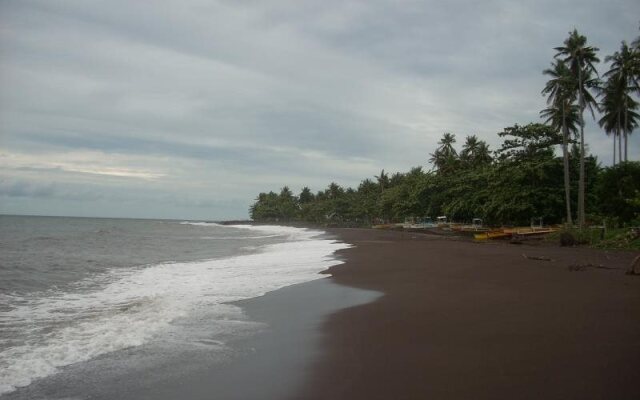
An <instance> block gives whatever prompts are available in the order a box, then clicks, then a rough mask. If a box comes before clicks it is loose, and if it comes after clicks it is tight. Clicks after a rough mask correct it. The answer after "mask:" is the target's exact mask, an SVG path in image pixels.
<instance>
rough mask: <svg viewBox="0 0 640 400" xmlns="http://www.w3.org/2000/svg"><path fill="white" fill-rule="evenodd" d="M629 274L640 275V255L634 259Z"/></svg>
mask: <svg viewBox="0 0 640 400" xmlns="http://www.w3.org/2000/svg"><path fill="white" fill-rule="evenodd" d="M627 274H629V275H640V255H639V256H637V257H636V258H634V259H633V261H632V262H631V265H630V266H629V269H628V270H627Z"/></svg>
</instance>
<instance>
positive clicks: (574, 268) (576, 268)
mask: <svg viewBox="0 0 640 400" xmlns="http://www.w3.org/2000/svg"><path fill="white" fill-rule="evenodd" d="M567 268H568V269H569V271H584V270H585V269H587V268H598V269H621V268H616V267H607V266H606V265H602V264H591V263H588V264H572V265H569V267H567Z"/></svg>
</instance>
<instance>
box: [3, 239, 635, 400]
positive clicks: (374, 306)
mask: <svg viewBox="0 0 640 400" xmlns="http://www.w3.org/2000/svg"><path fill="white" fill-rule="evenodd" d="M329 233H330V234H332V235H335V236H337V237H338V238H340V239H342V240H344V241H345V242H348V243H352V244H355V245H356V246H355V247H353V248H350V249H345V250H341V251H340V252H339V256H340V257H341V258H343V259H344V260H345V261H346V262H345V264H342V265H339V266H336V267H333V268H331V269H330V270H329V273H330V274H331V275H332V278H330V279H320V280H316V281H313V282H308V283H304V284H301V285H295V286H291V287H287V288H284V289H281V290H278V291H275V292H271V293H268V294H267V295H265V296H263V297H260V298H256V299H251V300H247V301H243V302H240V303H239V304H240V305H241V306H242V307H243V308H244V309H245V311H246V313H247V314H248V316H249V318H250V319H252V320H255V321H261V322H264V323H266V325H265V328H264V329H263V331H262V332H261V333H259V334H255V335H252V336H249V337H244V338H241V339H237V340H235V341H233V342H232V343H231V347H232V349H233V350H232V352H231V355H230V357H229V358H228V359H227V360H224V361H222V362H221V361H219V360H218V361H215V362H214V361H213V360H212V361H208V360H207V358H206V357H207V356H206V354H203V355H198V354H191V355H188V354H187V355H184V356H182V357H181V358H180V359H176V360H173V359H171V360H169V361H167V360H164V362H163V363H155V361H154V358H153V357H152V356H153V351H152V349H149V350H145V349H144V348H142V349H140V348H133V349H131V350H123V351H120V352H116V353H112V354H109V355H107V356H105V357H102V358H98V359H96V360H91V361H88V362H87V363H79V364H74V365H72V366H70V367H68V368H66V369H65V371H64V372H63V373H62V374H59V375H54V376H52V377H49V378H46V379H43V380H41V381H38V382H35V383H34V384H32V385H30V386H28V387H26V388H23V389H20V390H18V391H16V392H13V393H11V394H8V395H6V396H3V397H2V399H3V400H5V398H6V399H7V400H9V399H11V400H14V399H42V398H47V399H63V398H65V399H70V398H73V399H89V398H90V399H167V400H168V399H221V400H229V399H233V400H235V399H238V400H239V399H243V400H245V399H246V400H253V399H256V400H257V399H260V400H262V399H265V400H271V399H273V400H275V399H278V400H279V399H311V400H313V399H327V400H329V399H350V400H355V399H367V400H369V399H634V400H635V399H640V277H639V276H629V275H625V269H626V267H627V266H628V265H629V263H630V262H631V260H632V259H633V257H634V256H635V255H636V254H634V253H631V252H605V251H596V250H590V249H582V248H559V247H551V246H530V245H510V244H507V243H500V242H489V243H482V244H478V243H473V242H471V241H468V240H458V239H456V238H444V237H439V236H432V235H422V234H412V233H403V232H393V231H379V230H372V229H369V230H366V229H336V230H330V232H329ZM526 257H538V258H543V259H547V258H548V259H550V261H544V260H534V259H530V258H526ZM571 265H574V266H576V265H577V266H578V268H571V270H570V268H569V266H571ZM575 269H577V270H575ZM361 289H364V290H361ZM130 351H131V352H135V354H137V355H138V356H139V355H140V354H141V353H145V351H146V352H147V353H149V355H150V360H151V362H150V364H151V366H150V367H149V368H146V369H137V370H134V372H133V373H132V374H128V373H125V372H121V373H117V371H116V373H114V371H108V370H107V369H108V368H109V366H110V365H111V366H113V365H115V366H117V365H123V364H124V365H126V362H127V360H128V354H129V353H128V352H130ZM110 359H115V360H116V362H115V363H109V362H107V361H109V360H110ZM118 359H120V360H121V362H120V364H119V363H118ZM160 364H162V365H160ZM103 366H104V368H103ZM111 368H114V367H111ZM101 370H103V371H104V374H107V375H111V376H116V377H119V378H118V379H114V378H106V377H105V376H103V375H104V374H103V373H101V372H100V371H101ZM87 371H91V372H87Z"/></svg>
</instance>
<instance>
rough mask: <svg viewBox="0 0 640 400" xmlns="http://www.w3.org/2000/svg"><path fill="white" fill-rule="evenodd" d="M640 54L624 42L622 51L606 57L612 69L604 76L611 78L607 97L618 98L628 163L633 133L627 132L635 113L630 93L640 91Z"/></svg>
mask: <svg viewBox="0 0 640 400" xmlns="http://www.w3.org/2000/svg"><path fill="white" fill-rule="evenodd" d="M638 57H639V54H638V52H637V51H634V49H633V48H630V47H629V46H628V45H627V43H626V42H625V41H622V44H621V46H620V51H616V52H615V53H613V55H611V56H607V57H605V59H604V61H605V62H611V68H610V69H609V71H607V72H606V73H605V74H604V76H606V77H608V78H609V81H608V82H607V84H608V85H609V84H610V85H609V86H610V89H611V90H608V91H605V95H608V96H616V97H617V100H616V102H617V103H619V104H618V105H617V107H618V108H620V111H621V113H622V115H621V117H622V122H621V123H619V125H618V126H619V127H622V131H620V130H619V131H618V135H621V136H624V161H628V147H627V135H628V134H629V133H631V132H630V131H628V130H627V128H628V127H629V124H628V121H627V119H628V118H629V111H630V110H631V111H633V109H632V108H630V106H631V104H629V101H628V100H629V99H631V97H630V96H629V93H631V92H632V91H633V90H640V87H638V81H637V80H636V79H635V76H634V72H635V73H637V71H634V70H635V69H637V64H638ZM631 125H633V124H631ZM618 154H620V160H621V161H622V154H621V153H620V152H619V153H618Z"/></svg>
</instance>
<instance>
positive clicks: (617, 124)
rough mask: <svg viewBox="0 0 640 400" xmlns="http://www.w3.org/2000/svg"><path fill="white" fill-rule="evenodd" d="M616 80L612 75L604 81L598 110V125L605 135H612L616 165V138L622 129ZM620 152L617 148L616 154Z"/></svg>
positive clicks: (614, 163) (620, 107)
mask: <svg viewBox="0 0 640 400" xmlns="http://www.w3.org/2000/svg"><path fill="white" fill-rule="evenodd" d="M617 86H619V85H618V82H616V79H614V77H610V78H609V79H608V80H607V82H606V83H605V85H604V87H603V88H602V90H601V92H600V96H601V97H602V101H601V102H600V110H601V111H602V118H600V120H599V121H598V125H600V127H601V128H602V129H604V131H605V133H606V134H607V135H612V136H613V165H616V139H619V138H620V132H621V131H622V118H621V115H620V114H621V111H622V106H621V103H622V102H621V101H620V96H619V93H618V92H619V90H617ZM620 154H621V152H620V151H619V150H618V155H620Z"/></svg>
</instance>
